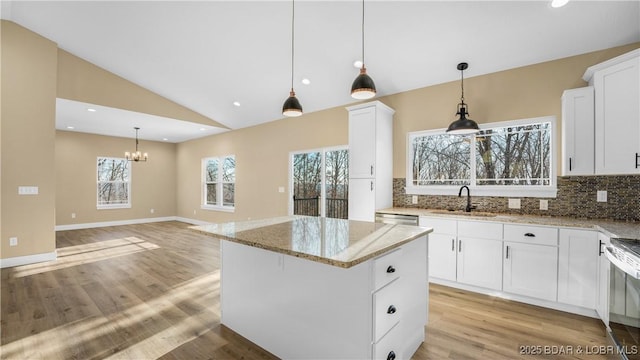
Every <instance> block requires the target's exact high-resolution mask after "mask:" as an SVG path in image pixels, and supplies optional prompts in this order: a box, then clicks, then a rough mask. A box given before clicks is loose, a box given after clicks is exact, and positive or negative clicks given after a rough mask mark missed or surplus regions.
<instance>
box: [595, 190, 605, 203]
mask: <svg viewBox="0 0 640 360" xmlns="http://www.w3.org/2000/svg"><path fill="white" fill-rule="evenodd" d="M596 201H597V202H607V191H606V190H598V192H597V193H596Z"/></svg>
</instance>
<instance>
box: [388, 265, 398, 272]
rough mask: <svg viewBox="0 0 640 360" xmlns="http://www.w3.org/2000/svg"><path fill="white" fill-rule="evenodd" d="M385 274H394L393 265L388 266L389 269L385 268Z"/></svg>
mask: <svg viewBox="0 0 640 360" xmlns="http://www.w3.org/2000/svg"><path fill="white" fill-rule="evenodd" d="M387 272H388V273H389V274H392V273H394V272H396V268H394V267H393V265H389V267H388V268H387Z"/></svg>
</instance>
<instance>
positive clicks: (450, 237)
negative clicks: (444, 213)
mask: <svg viewBox="0 0 640 360" xmlns="http://www.w3.org/2000/svg"><path fill="white" fill-rule="evenodd" d="M418 225H420V226H426V227H431V228H433V232H432V233H431V234H429V277H433V278H438V279H445V280H450V281H456V263H457V260H456V258H457V248H458V245H457V237H458V234H457V233H458V230H457V228H458V225H457V221H456V220H448V219H441V218H430V217H425V216H421V217H420V218H419V220H418Z"/></svg>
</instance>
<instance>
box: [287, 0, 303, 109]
mask: <svg viewBox="0 0 640 360" xmlns="http://www.w3.org/2000/svg"><path fill="white" fill-rule="evenodd" d="M295 18H296V3H295V0H292V1H291V91H290V92H289V97H288V98H287V100H285V101H284V104H283V105H282V115H284V116H289V117H293V116H300V115H302V105H300V101H298V98H296V92H295V91H293V54H294V39H295V37H294V33H295V32H294V25H295Z"/></svg>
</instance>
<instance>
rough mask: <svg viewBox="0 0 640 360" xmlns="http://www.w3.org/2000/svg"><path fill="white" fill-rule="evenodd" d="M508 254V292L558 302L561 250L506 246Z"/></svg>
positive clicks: (507, 244)
mask: <svg viewBox="0 0 640 360" xmlns="http://www.w3.org/2000/svg"><path fill="white" fill-rule="evenodd" d="M504 251H505V259H504V278H503V280H504V284H503V289H504V291H505V292H509V293H512V294H519V295H525V296H531V297H534V298H539V299H544V300H549V301H556V297H557V291H558V248H557V247H555V246H546V245H532V244H526V243H517V242H505V243H504Z"/></svg>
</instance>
